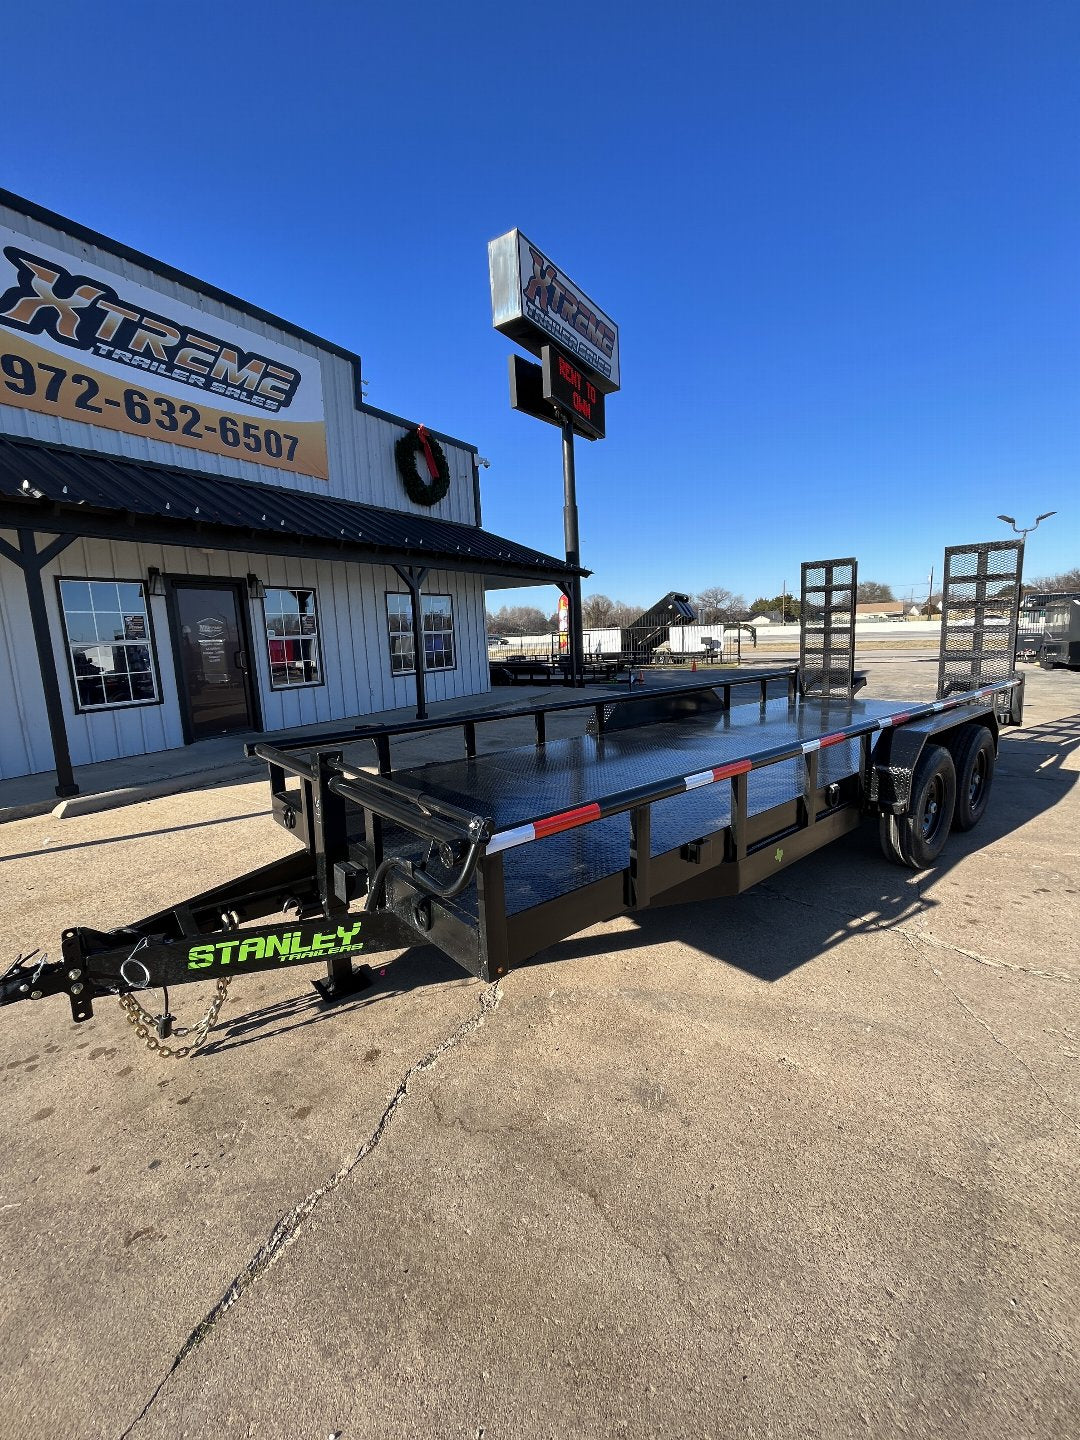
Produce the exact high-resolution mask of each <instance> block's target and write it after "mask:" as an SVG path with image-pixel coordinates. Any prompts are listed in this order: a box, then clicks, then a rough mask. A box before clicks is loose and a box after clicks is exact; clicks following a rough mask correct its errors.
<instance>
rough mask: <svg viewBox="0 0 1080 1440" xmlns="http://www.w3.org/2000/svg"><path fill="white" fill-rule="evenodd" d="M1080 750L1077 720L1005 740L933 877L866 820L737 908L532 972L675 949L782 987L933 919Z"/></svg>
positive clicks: (708, 906) (669, 912)
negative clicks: (778, 913)
mask: <svg viewBox="0 0 1080 1440" xmlns="http://www.w3.org/2000/svg"><path fill="white" fill-rule="evenodd" d="M1078 748H1080V714H1077V715H1069V716H1065V717H1064V718H1062V719H1060V720H1053V721H1047V722H1045V723H1044V724H1041V725H1033V726H1031V727H1030V728H1028V729H1026V730H1024V731H1022V732H1020V733H1018V734H1015V735H1014V734H1010V733H1008V732H1006V735H1005V736H1004V738H1003V740H1002V744H1001V752H1000V755H999V759H998V769H997V773H996V775H995V781H994V789H993V792H992V795H991V800H990V806H989V809H988V810H987V812H986V815H985V817H984V818H983V820H982V821H981V822H980V824H979V825H978V826H977V827H976V828H975V829H974V830H971V831H968V832H967V833H966V834H960V833H957V832H954V833H953V834H952V835H950V836H949V839H948V841H947V842H946V846H945V851H944V853H943V855H942V856H941V858H940V860H939V861H938V863H937V864H936V865H935V866H934V868H933V869H931V870H924V871H914V870H908V869H905V868H903V867H901V866H898V865H895V864H893V863H891V862H890V861H888V860H886V859H885V857H884V855H883V854H882V853H881V850H880V847H879V845H878V840H877V824H876V822H874V821H869V820H868V821H867V822H866V823H865V824H864V825H863V826H862V828H861V829H860V830H857V831H855V832H853V833H852V834H850V835H847V836H845V837H844V838H843V839H841V840H838V841H835V842H834V843H833V844H832V845H829V846H826V847H825V849H824V850H821V851H818V852H817V853H816V854H814V855H811V856H809V857H808V858H807V859H805V860H803V861H802V862H801V863H800V864H798V865H797V866H793V867H791V869H790V870H787V871H780V872H778V873H777V876H776V881H775V882H773V883H765V882H762V883H759V884H758V885H756V886H753V887H752V888H751V889H750V890H748V891H745V892H744V893H743V895H741V896H738V897H735V898H733V899H721V900H707V901H699V902H697V903H696V904H692V905H678V906H671V907H661V908H658V909H655V910H645V911H642V912H641V913H640V914H639V915H636V916H633V917H631V918H632V919H633V921H634V928H633V929H629V930H620V931H617V932H615V933H611V932H605V933H604V934H603V935H587V936H582V937H575V938H571V939H569V940H565V941H562V942H561V943H560V944H558V945H555V946H552V947H551V948H550V949H549V950H545V951H542V952H541V953H540V954H539V955H536V956H534V957H533V959H532V960H531V961H529V962H528V963H529V964H534V965H539V964H552V963H554V962H556V961H561V960H580V959H584V958H587V957H589V956H592V955H601V954H605V955H606V954H615V953H618V952H620V951H630V950H636V949H640V948H643V947H646V946H652V945H661V944H666V943H670V942H672V941H674V942H676V943H680V944H684V945H688V946H691V947H692V948H694V949H696V950H698V951H700V952H701V953H702V954H704V955H707V956H708V957H710V958H711V959H714V960H720V961H723V962H724V963H725V964H728V965H734V966H736V967H737V968H738V969H740V970H743V971H745V972H746V973H747V974H749V975H753V976H755V977H756V978H757V979H759V980H766V981H776V980H781V979H783V977H784V976H785V975H790V974H791V972H792V971H793V970H797V969H798V968H799V967H800V966H802V965H805V964H807V963H808V962H809V961H811V960H814V959H816V958H818V956H820V955H823V954H825V953H827V952H828V951H829V950H831V949H833V948H834V947H835V946H837V945H839V944H841V943H842V942H843V941H844V940H846V939H848V938H850V937H851V936H854V935H862V934H870V933H872V932H875V931H881V930H890V929H893V928H895V927H896V926H898V925H901V924H903V923H905V922H907V921H910V920H912V919H914V918H916V917H917V916H920V915H928V914H930V913H932V911H933V910H934V909H935V908H936V904H937V902H936V901H935V900H934V899H933V897H932V896H931V895H928V894H927V893H926V886H927V885H928V884H932V883H934V882H936V881H938V880H940V879H941V877H942V876H943V875H946V874H948V872H949V871H950V870H951V869H952V868H953V866H955V865H957V864H958V863H959V862H960V861H961V860H964V859H966V858H967V857H968V856H970V855H972V854H974V853H976V852H978V851H979V850H982V849H985V848H986V846H988V845H991V844H993V843H994V842H995V841H997V840H1000V839H1002V838H1003V837H1004V836H1006V835H1008V834H1009V833H1010V832H1011V831H1013V830H1015V829H1017V828H1018V827H1019V826H1021V825H1024V824H1026V823H1027V822H1028V821H1030V820H1033V819H1034V818H1035V817H1036V816H1038V815H1040V814H1043V813H1044V812H1046V811H1047V810H1050V809H1052V808H1053V807H1054V806H1055V805H1057V804H1058V803H1060V801H1061V800H1062V799H1063V798H1064V797H1065V795H1066V794H1067V793H1068V792H1069V791H1070V790H1071V789H1072V787H1073V786H1074V785H1075V784H1076V782H1077V780H1080V772H1078V771H1076V770H1069V769H1065V768H1064V766H1065V762H1066V761H1067V760H1068V759H1069V757H1070V756H1071V755H1072V754H1073V752H1074V751H1076V750H1077V749H1078ZM792 882H794V883H792ZM780 884H784V887H785V888H784V889H783V890H782V891H781V890H780V889H778V888H777V887H778V886H779V885H780ZM766 897H768V898H769V899H771V900H772V901H773V902H774V903H777V904H779V903H783V904H794V905H795V906H796V907H798V911H799V916H798V923H797V924H795V925H785V926H783V927H782V929H781V928H780V927H778V926H777V925H776V923H775V918H774V917H770V916H768V915H763V914H762V909H761V902H762V900H764V899H766Z"/></svg>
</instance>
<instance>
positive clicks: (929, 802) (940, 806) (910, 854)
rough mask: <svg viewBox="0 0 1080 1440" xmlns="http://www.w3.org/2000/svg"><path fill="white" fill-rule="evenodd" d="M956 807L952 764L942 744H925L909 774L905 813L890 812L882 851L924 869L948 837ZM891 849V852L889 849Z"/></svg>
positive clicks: (911, 865) (927, 867) (915, 867)
mask: <svg viewBox="0 0 1080 1440" xmlns="http://www.w3.org/2000/svg"><path fill="white" fill-rule="evenodd" d="M955 809H956V767H955V765H954V764H953V758H952V756H951V755H950V754H949V752H948V750H946V749H945V747H944V745H928V746H927V747H926V749H925V750H924V751H923V753H922V755H921V756H920V758H919V763H918V764H917V765H916V766H915V773H914V775H913V776H912V778H911V804H910V805H909V806H908V810H907V814H906V815H891V816H888V817H887V818H888V819H889V820H891V821H892V822H893V823H892V826H891V830H890V840H891V844H890V847H889V849H887V850H886V852H885V853H886V854H887V855H889V858H890V859H891V858H893V854H895V856H896V857H897V858H898V860H899V863H900V864H901V865H906V866H907V867H908V869H910V870H927V869H929V867H930V866H931V865H933V863H934V861H935V860H936V859H937V858H938V856H939V855H940V854H941V852H942V850H943V848H944V846H945V841H946V840H947V839H948V838H949V830H950V828H951V827H952V821H953V812H954V811H955ZM890 852H891V853H890Z"/></svg>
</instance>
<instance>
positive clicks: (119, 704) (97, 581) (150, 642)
mask: <svg viewBox="0 0 1080 1440" xmlns="http://www.w3.org/2000/svg"><path fill="white" fill-rule="evenodd" d="M53 579H54V582H55V584H56V608H57V612H58V614H59V616H60V629H61V632H62V635H63V643H64V651H65V653H66V655H67V671H68V679H69V680H70V681H71V696H72V700H73V702H74V705H75V714H76V715H111V714H112V713H113V711H115V710H146V709H148V708H149V707H150V706H153V705H164V704H165V692H164V687H163V686H162V683H161V658H160V656H159V654H158V646H157V635H156V632H155V630H154V611H153V606H152V605H151V604H150V601H151V598H152V597H151V595H150V591H149V589H148V587H147V582H146V580H145V579H128V578H126V577H125V576H122V575H120V576H114V575H55V576H54V577H53ZM64 585H138V587H139V588H140V590H141V591H142V596H143V603H144V605H145V609H146V629H147V637H146V640H145V642H139V641H131V642H130V643H131V644H139V643H145V644H146V646H147V647H148V649H149V651H150V674H151V676H152V677H153V680H154V690H155V692H156V693H155V695H154V697H153V698H152V699H150V700H118V701H116V702H115V703H109V702H108V701H107V702H106V703H105V704H104V705H84V704H83V702H82V699H81V697H80V695H79V675H78V672H77V671H76V669H75V659H74V655H73V653H72V651H73V649H76V648H78V649H89V648H90V646H91V644H92V645H93V646H94V648H97V646H98V645H101V644H105V643H107V642H105V641H93V642H91V641H87V642H85V644H83V645H80V644H79V643H78V642H77V641H72V639H71V636H70V634H69V632H68V620H67V610H66V609H65V607H64V591H63V588H62V587H63V586H64ZM117 598H118V599H119V596H118V597H117ZM72 613H73V614H80V615H81V614H88V613H91V612H88V611H81V610H76V611H73V612H72ZM94 613H96V612H94ZM118 613H120V614H123V610H122V609H121V610H120V611H119V612H118ZM112 643H113V644H114V645H115V644H124V643H129V642H124V641H115V640H114V641H113V642H112ZM128 673H130V672H128Z"/></svg>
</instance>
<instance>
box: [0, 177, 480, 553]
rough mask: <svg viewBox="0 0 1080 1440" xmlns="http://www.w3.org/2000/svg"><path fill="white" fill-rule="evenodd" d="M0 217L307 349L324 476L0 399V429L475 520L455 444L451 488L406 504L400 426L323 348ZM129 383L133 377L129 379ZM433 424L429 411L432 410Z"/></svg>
mask: <svg viewBox="0 0 1080 1440" xmlns="http://www.w3.org/2000/svg"><path fill="white" fill-rule="evenodd" d="M0 224H4V225H10V226H12V227H14V228H15V229H18V230H22V231H24V232H25V233H26V234H28V235H29V236H30V237H31V238H32V239H36V240H40V241H41V243H42V244H45V245H52V246H55V247H56V248H58V249H61V250H65V251H67V252H68V253H69V254H70V255H72V256H74V257H78V258H80V259H82V260H85V261H86V262H88V263H89V264H91V265H100V266H101V268H102V269H104V270H110V271H112V272H113V273H114V274H116V275H118V276H120V277H121V278H122V279H126V280H130V281H132V282H133V283H136V284H139V285H145V286H148V287H149V288H150V289H152V290H156V291H157V292H158V294H160V295H162V296H164V297H166V302H167V300H168V299H170V298H171V299H174V300H176V301H179V302H181V303H183V304H185V305H192V306H194V307H196V308H197V309H199V310H201V311H202V312H203V314H205V315H207V316H212V317H216V318H219V319H222V320H225V321H227V322H229V323H230V324H232V325H238V326H241V327H242V328H243V329H245V330H249V331H251V332H252V333H253V334H256V335H262V336H264V337H265V338H266V339H267V340H272V341H276V342H277V343H278V344H279V345H285V346H288V347H289V348H290V349H293V350H296V351H298V352H300V353H301V354H304V355H312V356H315V357H316V358H317V359H318V360H319V362H320V366H321V369H322V386H323V402H324V405H325V408H326V446H327V454H328V458H329V462H330V479H329V481H326V480H316V479H315V478H314V477H312V476H307V475H293V474H291V473H289V472H288V471H285V470H275V469H271V468H269V467H267V466H263V465H255V464H253V463H252V462H251V461H248V460H238V459H233V458H231V457H230V456H222V455H211V454H204V453H203V452H202V451H199V450H193V449H189V448H187V447H186V446H181V445H170V444H168V443H167V442H165V441H162V440H152V439H150V438H149V437H148V436H142V435H127V434H123V433H121V432H120V431H117V430H108V429H105V428H104V427H103V426H100V425H83V424H78V423H76V422H75V421H72V420H63V419H60V418H59V417H54V416H49V415H42V414H39V413H38V412H37V411H35V410H24V409H22V408H21V407H19V408H16V407H14V406H10V405H0V431H3V432H4V433H6V434H9V435H17V436H21V437H24V438H29V439H33V440H42V441H45V442H47V443H50V444H56V445H74V446H78V447H79V448H81V449H84V450H93V451H98V452H100V453H102V454H109V455H126V456H128V457H129V458H130V459H134V460H151V461H155V462H157V463H159V464H164V465H178V466H181V467H183V468H186V469H189V470H199V471H202V472H204V473H207V474H211V475H223V476H232V477H233V478H235V479H238V480H254V481H256V482H258V483H261V484H266V485H281V486H284V487H285V488H286V489H294V490H304V491H308V492H310V493H311V494H314V495H332V496H335V497H336V498H338V499H342V500H359V501H363V502H364V503H366V504H369V505H382V506H385V507H386V508H388V509H391V510H406V511H411V512H414V513H416V514H422V515H434V516H436V517H437V518H439V519H441V520H458V521H461V522H462V523H463V524H468V525H473V524H476V523H477V516H476V506H475V491H474V486H473V459H472V454H471V452H470V451H468V450H466V449H464V448H463V447H462V446H457V445H453V446H451V445H445V446H444V447H443V448H444V449H445V451H446V459H447V463H448V465H449V467H450V489H449V491H448V493H447V495H446V497H445V498H444V499H443V500H441V501H440V502H439V504H438V505H433V506H423V505H414V504H413V502H412V501H411V500H410V499H409V497H408V496H407V495H406V494H405V490H404V487H403V486H402V483H401V478H400V476H399V475H398V472H397V465H396V464H395V461H394V441H395V440H396V439H397V438H398V437H399V436H400V435H401V434H402V433H403V428H402V426H400V425H394V424H391V423H390V422H389V421H387V420H383V419H381V418H380V417H379V416H376V415H369V414H367V413H365V412H363V411H360V410H357V408H356V403H355V383H356V382H355V377H354V375H353V367H352V365H351V364H350V362H349V361H348V360H345V359H343V358H342V357H341V356H340V355H335V354H334V353H333V352H331V351H327V350H322V349H319V348H318V347H317V346H315V345H312V344H311V343H309V342H308V341H305V340H300V339H298V338H297V337H296V336H294V335H292V334H290V333H289V332H288V331H284V330H280V329H278V328H276V327H275V326H272V325H269V324H267V323H266V321H264V320H261V319H258V318H257V317H255V316H252V315H250V314H248V313H247V312H246V311H245V310H241V309H236V308H235V307H233V306H228V305H223V304H222V303H221V302H220V301H218V300H214V299H210V298H208V297H207V296H205V295H202V294H201V293H200V292H199V291H197V290H193V289H190V288H188V287H187V286H183V285H180V284H178V283H177V282H176V281H174V280H169V279H165V278H163V277H162V276H160V275H158V274H156V273H155V272H154V271H153V270H148V269H146V268H145V267H143V266H141V265H135V264H132V263H131V262H130V261H128V260H123V259H121V258H119V257H118V256H116V255H114V254H113V253H112V252H111V251H110V250H105V249H103V248H101V247H100V246H97V245H89V244H85V243H84V242H82V241H81V240H76V239H74V238H72V237H71V236H68V235H66V234H65V233H64V232H62V231H59V230H54V229H53V228H52V227H51V226H48V225H44V224H42V223H40V222H39V221H36V220H30V219H28V218H27V217H26V216H24V215H22V214H20V213H19V212H18V211H15V210H10V209H8V208H6V207H5V206H2V205H0ZM136 383H137V382H136ZM431 418H432V420H433V421H436V422H437V417H431Z"/></svg>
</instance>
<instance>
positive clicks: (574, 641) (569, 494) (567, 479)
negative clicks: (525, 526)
mask: <svg viewBox="0 0 1080 1440" xmlns="http://www.w3.org/2000/svg"><path fill="white" fill-rule="evenodd" d="M562 466H563V539H564V541H565V545H566V563H567V564H568V565H573V566H575V568H576V567H579V566H580V565H581V547H580V543H579V541H578V510H577V476H576V474H575V471H574V426H573V424H572V423H571V421H569V420H567V421H565V422H564V424H563V427H562ZM583 649H584V640H583V637H582V633H581V576H580V575H574V576H573V577H572V578H571V580H570V677H571V680H570V683H571V684H572V685H581V684H583V683H584V680H583V677H582V651H583Z"/></svg>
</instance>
